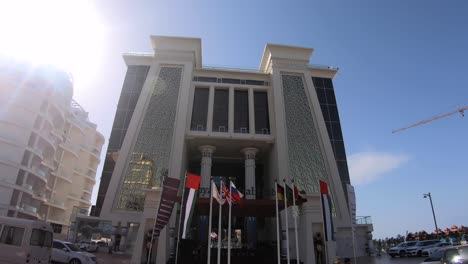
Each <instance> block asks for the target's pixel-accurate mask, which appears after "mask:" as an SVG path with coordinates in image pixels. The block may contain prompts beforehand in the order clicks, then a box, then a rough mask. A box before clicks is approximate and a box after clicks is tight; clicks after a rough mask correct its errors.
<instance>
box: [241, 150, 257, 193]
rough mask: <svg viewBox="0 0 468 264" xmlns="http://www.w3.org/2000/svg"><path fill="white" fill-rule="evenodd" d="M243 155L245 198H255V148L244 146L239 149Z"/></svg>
mask: <svg viewBox="0 0 468 264" xmlns="http://www.w3.org/2000/svg"><path fill="white" fill-rule="evenodd" d="M241 152H242V153H244V155H245V162H244V164H245V199H249V200H251V199H255V192H256V190H255V155H256V154H257V152H258V149H256V148H244V149H242V150H241Z"/></svg>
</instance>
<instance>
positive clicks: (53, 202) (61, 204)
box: [47, 199, 67, 210]
mask: <svg viewBox="0 0 468 264" xmlns="http://www.w3.org/2000/svg"><path fill="white" fill-rule="evenodd" d="M47 205H49V206H52V207H54V208H58V209H61V210H67V208H65V203H64V202H60V201H57V200H55V199H50V200H49V201H48V202H47Z"/></svg>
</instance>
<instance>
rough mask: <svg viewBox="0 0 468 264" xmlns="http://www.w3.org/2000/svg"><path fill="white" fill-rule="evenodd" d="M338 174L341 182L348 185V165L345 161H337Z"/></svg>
mask: <svg viewBox="0 0 468 264" xmlns="http://www.w3.org/2000/svg"><path fill="white" fill-rule="evenodd" d="M336 164H337V166H338V172H339V173H340V178H341V180H342V181H344V182H346V183H349V172H348V164H347V163H346V161H337V162H336Z"/></svg>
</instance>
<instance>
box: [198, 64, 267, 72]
mask: <svg viewBox="0 0 468 264" xmlns="http://www.w3.org/2000/svg"><path fill="white" fill-rule="evenodd" d="M202 69H203V70H205V69H206V70H228V71H241V72H255V73H263V72H262V71H260V70H259V69H254V68H243V67H228V66H222V65H203V67H202Z"/></svg>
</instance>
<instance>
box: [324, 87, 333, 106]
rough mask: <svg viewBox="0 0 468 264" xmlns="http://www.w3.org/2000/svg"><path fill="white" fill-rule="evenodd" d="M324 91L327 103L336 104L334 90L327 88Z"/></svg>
mask: <svg viewBox="0 0 468 264" xmlns="http://www.w3.org/2000/svg"><path fill="white" fill-rule="evenodd" d="M324 91H326V94H327V103H328V104H331V105H336V98H335V92H334V91H333V89H327V90H324Z"/></svg>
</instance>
